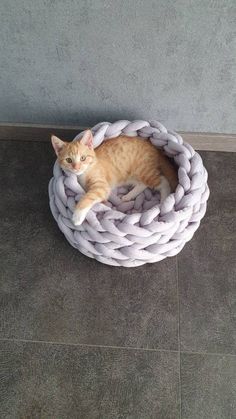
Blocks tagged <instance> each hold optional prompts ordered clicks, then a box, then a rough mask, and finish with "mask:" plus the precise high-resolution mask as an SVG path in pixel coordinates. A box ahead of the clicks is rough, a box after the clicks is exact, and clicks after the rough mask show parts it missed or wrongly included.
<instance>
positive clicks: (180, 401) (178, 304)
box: [176, 256, 182, 419]
mask: <svg viewBox="0 0 236 419" xmlns="http://www.w3.org/2000/svg"><path fill="white" fill-rule="evenodd" d="M176 290H177V311H178V361H179V371H178V372H179V377H178V379H179V417H180V419H181V418H182V386H181V351H180V298H179V263H178V256H176Z"/></svg>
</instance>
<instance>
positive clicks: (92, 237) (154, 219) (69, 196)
mask: <svg viewBox="0 0 236 419" xmlns="http://www.w3.org/2000/svg"><path fill="white" fill-rule="evenodd" d="M92 132H93V135H94V147H95V148H96V147H98V146H99V145H100V144H101V143H102V142H103V141H106V140H107V139H109V138H113V137H117V136H119V135H121V134H126V135H129V136H137V135H138V136H139V137H140V141H142V138H149V139H150V141H151V142H152V144H154V145H155V146H156V147H157V148H161V149H163V151H164V152H165V154H166V155H167V156H169V157H171V158H173V159H174V162H175V164H176V166H177V167H178V178H179V184H178V186H177V189H176V191H175V192H174V193H172V194H171V195H170V196H169V197H167V198H166V200H165V201H164V202H163V203H162V205H161V206H160V204H159V195H158V193H157V192H153V191H151V190H150V189H146V190H145V191H144V192H142V193H141V194H140V195H139V196H138V197H137V198H136V199H135V200H134V201H130V202H122V201H121V196H122V194H125V193H127V187H122V188H118V189H116V190H115V191H114V192H113V193H112V195H111V196H110V198H109V201H108V202H107V203H101V204H96V205H95V206H94V207H93V208H92V209H91V210H90V211H89V213H88V214H87V217H86V220H85V221H84V222H83V223H82V225H81V226H78V227H76V226H74V224H73V223H72V221H71V218H72V213H73V209H74V206H75V203H76V202H77V201H78V200H79V199H80V197H81V195H82V194H83V193H84V190H83V188H82V187H81V186H80V185H79V183H78V181H77V178H76V176H75V175H72V174H69V173H64V172H63V171H62V170H61V168H60V167H59V165H58V163H57V162H56V163H55V165H54V170H53V178H52V179H51V180H50V183H49V197H50V208H51V211H52V214H53V216H54V218H55V220H56V221H57V223H58V226H59V228H60V230H61V231H62V232H63V233H64V235H65V236H66V238H67V240H68V241H69V242H70V244H71V245H72V246H73V247H75V248H76V249H78V250H79V251H80V252H81V253H84V254H85V255H87V256H89V257H91V258H95V259H97V260H98V261H99V262H102V263H106V264H109V265H115V266H125V267H131V266H139V265H143V264H144V263H153V262H158V261H160V260H162V259H164V258H166V257H167V256H174V255H176V254H177V253H179V252H180V250H181V249H182V248H183V247H184V245H185V243H186V242H187V241H189V240H190V239H191V238H192V237H193V234H194V232H195V231H196V230H197V228H198V227H199V224H200V220H201V219H202V218H203V216H204V214H205V212H206V202H207V199H208V197H209V188H208V185H207V171H206V169H205V168H204V166H203V163H202V159H201V157H200V156H199V154H198V153H196V152H195V150H193V148H192V147H191V146H190V145H189V144H187V143H184V142H183V139H182V137H181V136H180V135H179V134H176V133H175V132H172V131H167V129H166V128H165V127H164V126H163V125H162V124H161V123H159V122H157V121H149V122H147V121H133V122H130V121H124V120H122V121H117V122H114V123H113V124H112V123H109V122H101V123H99V124H98V125H96V126H95V127H93V128H92ZM82 135H83V133H80V134H79V135H77V137H76V138H75V139H74V141H75V140H78V139H79V138H81V136H82ZM108 141H109V140H108Z"/></svg>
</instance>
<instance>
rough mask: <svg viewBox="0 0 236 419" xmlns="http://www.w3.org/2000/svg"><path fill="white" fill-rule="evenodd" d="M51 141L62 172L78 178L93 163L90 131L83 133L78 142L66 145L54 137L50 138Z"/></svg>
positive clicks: (93, 156)
mask: <svg viewBox="0 0 236 419" xmlns="http://www.w3.org/2000/svg"><path fill="white" fill-rule="evenodd" d="M51 141H52V145H53V148H54V150H55V153H56V155H57V159H58V162H59V165H60V166H61V168H62V169H64V170H68V171H70V172H71V173H74V174H76V175H77V176H79V175H82V174H83V173H84V172H85V171H86V170H87V169H88V168H89V167H90V166H91V164H93V163H94V162H95V152H94V149H93V134H92V132H91V131H90V130H87V131H85V133H84V135H83V137H82V138H81V139H80V140H78V141H73V142H70V143H68V142H66V141H62V140H60V138H58V137H56V136H55V135H52V136H51Z"/></svg>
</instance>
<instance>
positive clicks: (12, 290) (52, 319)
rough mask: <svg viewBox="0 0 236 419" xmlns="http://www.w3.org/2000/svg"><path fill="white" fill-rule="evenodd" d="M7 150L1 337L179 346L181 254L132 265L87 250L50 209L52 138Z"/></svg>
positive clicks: (4, 163) (1, 146) (0, 145)
mask: <svg viewBox="0 0 236 419" xmlns="http://www.w3.org/2000/svg"><path fill="white" fill-rule="evenodd" d="M0 149H1V153H0V154H1V156H2V165H1V171H2V172H3V173H2V176H1V177H0V187H1V191H2V197H3V200H2V206H1V208H2V211H3V217H2V223H1V226H0V234H1V237H2V241H1V243H0V246H1V249H0V250H1V268H2V271H3V277H2V280H1V282H0V310H1V313H2V321H1V325H0V337H6V338H22V339H34V340H46V341H58V342H74V343H89V344H102V345H116V346H134V347H148V348H162V349H177V348H178V342H177V330H178V309H177V293H176V260H175V258H172V259H168V260H165V261H163V262H160V263H157V264H154V265H146V266H143V267H139V268H134V269H127V268H115V267H109V266H106V265H102V264H100V263H98V262H96V261H94V260H91V259H89V258H87V257H85V256H83V255H81V254H80V253H79V252H78V251H76V250H75V249H74V248H72V247H71V246H70V245H69V244H68V242H67V241H66V240H65V238H64V236H63V235H62V234H61V233H60V232H59V229H58V227H57V226H56V223H55V221H54V219H53V218H52V215H51V213H50V210H49V206H48V195H47V185H48V180H49V178H50V176H51V171H52V162H53V161H54V156H53V153H52V152H51V150H50V145H49V144H42V143H37V144H36V143H35V144H34V143H20V144H16V143H11V142H10V143H9V144H8V143H7V144H6V143H4V142H3V143H0ZM11 156H12V157H11Z"/></svg>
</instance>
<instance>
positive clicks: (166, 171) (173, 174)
mask: <svg viewBox="0 0 236 419" xmlns="http://www.w3.org/2000/svg"><path fill="white" fill-rule="evenodd" d="M159 164H160V169H161V172H162V174H163V175H164V176H165V178H166V179H167V180H168V182H169V184H170V187H171V190H172V192H174V191H175V189H176V188H177V185H178V175H177V170H176V169H175V168H174V166H173V165H172V164H171V163H170V161H169V160H168V159H167V157H166V156H164V155H163V154H161V156H160V162H159Z"/></svg>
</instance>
